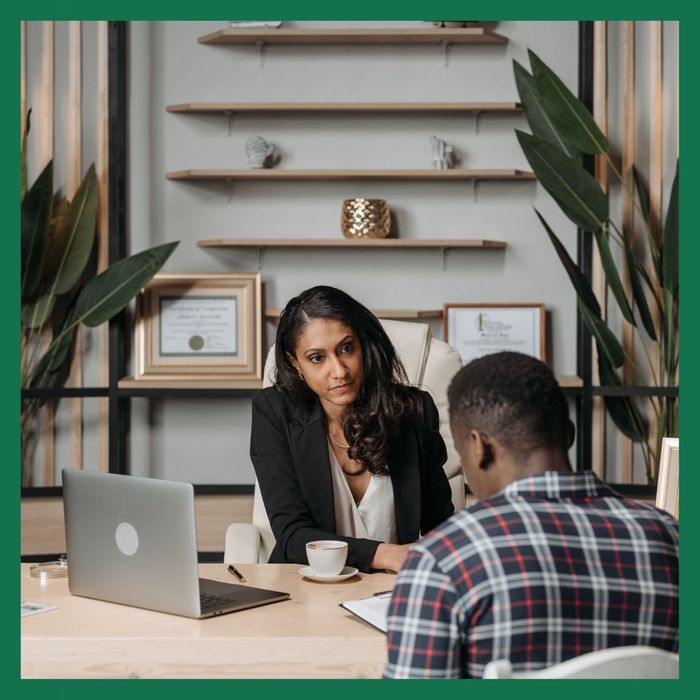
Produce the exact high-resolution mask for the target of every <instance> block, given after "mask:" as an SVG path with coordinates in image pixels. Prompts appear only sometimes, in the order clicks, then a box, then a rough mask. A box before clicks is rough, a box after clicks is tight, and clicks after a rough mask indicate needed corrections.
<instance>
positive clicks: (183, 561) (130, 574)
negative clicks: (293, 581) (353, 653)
mask: <svg viewBox="0 0 700 700" xmlns="http://www.w3.org/2000/svg"><path fill="white" fill-rule="evenodd" d="M62 475H63V507H64V511H65V524H66V547H67V550H66V551H67V555H68V588H69V590H70V592H71V593H72V594H74V595H80V596H87V597H88V598H99V599H100V600H108V601H110V602H113V603H123V604H124V605H134V606H136V607H139V608H149V609H151V610H160V611H162V612H167V613H174V614H175V615H185V616H187V617H195V618H203V617H213V616H214V615H223V614H224V613H229V612H235V611H237V610H245V609H246V608H254V607H257V606H259V605H267V604H268V603H276V602H278V601H281V600H287V599H289V597H290V596H289V594H288V593H281V592H280V591H268V590H265V589H262V588H255V587H253V586H246V585H238V584H232V583H221V582H219V581H211V580H209V579H200V578H199V576H198V570H197V535H196V527H195V514H194V489H193V488H192V484H187V483H183V482H176V481H164V480H162V479H142V478H140V477H136V476H121V475H119V474H103V473H96V472H86V471H81V470H77V469H64V470H63V471H62ZM222 566H223V565H222Z"/></svg>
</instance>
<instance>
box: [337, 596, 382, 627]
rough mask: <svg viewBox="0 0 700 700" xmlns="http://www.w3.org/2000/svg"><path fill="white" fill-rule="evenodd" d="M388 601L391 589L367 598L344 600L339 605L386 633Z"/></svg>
mask: <svg viewBox="0 0 700 700" xmlns="http://www.w3.org/2000/svg"><path fill="white" fill-rule="evenodd" d="M390 601H391V591H388V592H384V593H379V594H377V595H373V596H370V597H369V598H360V599H359V600H346V601H345V602H344V603H341V604H340V607H341V608H345V610H347V611H348V612H351V613H352V614H353V615H356V616H357V617H359V618H360V619H361V620H364V621H365V622H366V623H367V624H369V625H372V627H376V628H377V629H378V630H379V631H380V632H384V634H386V616H387V614H388V612H389V602H390Z"/></svg>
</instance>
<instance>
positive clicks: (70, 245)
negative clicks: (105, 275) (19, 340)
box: [54, 165, 97, 294]
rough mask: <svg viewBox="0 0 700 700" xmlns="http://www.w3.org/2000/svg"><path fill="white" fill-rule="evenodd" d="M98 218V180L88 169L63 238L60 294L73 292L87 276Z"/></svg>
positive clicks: (58, 277) (57, 284)
mask: <svg viewBox="0 0 700 700" xmlns="http://www.w3.org/2000/svg"><path fill="white" fill-rule="evenodd" d="M96 218H97V176H96V175H95V166H94V165H91V166H90V168H89V169H88V171H87V173H86V174H85V177H84V178H83V181H82V182H81V183H80V187H79V188H78V191H77V192H76V194H75V197H74V198H73V201H72V202H71V203H70V206H69V209H68V212H67V214H66V219H65V228H64V230H63V236H62V255H61V258H60V263H59V265H58V269H57V271H56V281H55V284H54V290H55V293H56V294H65V293H66V292H68V291H70V290H71V289H72V288H73V286H74V285H75V283H76V282H77V281H78V280H79V279H80V275H82V274H83V270H84V269H85V265H86V264H87V261H88V258H89V257H90V252H91V251H92V246H93V244H94V242H95V220H96Z"/></svg>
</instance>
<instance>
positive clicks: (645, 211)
mask: <svg viewBox="0 0 700 700" xmlns="http://www.w3.org/2000/svg"><path fill="white" fill-rule="evenodd" d="M632 177H633V179H634V187H635V189H636V191H637V199H638V200H639V208H640V209H641V210H642V216H643V217H644V221H646V222H647V223H649V192H648V188H647V185H646V182H644V178H643V177H642V174H641V173H640V172H639V170H637V166H636V165H633V166H632Z"/></svg>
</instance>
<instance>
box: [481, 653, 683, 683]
mask: <svg viewBox="0 0 700 700" xmlns="http://www.w3.org/2000/svg"><path fill="white" fill-rule="evenodd" d="M484 678H491V679H493V678H533V679H536V678H678V654H672V653H670V652H668V651H663V650H662V649H655V648H654V647H645V646H629V647H615V648H613V649H601V650H599V651H592V652H590V653H589V654H583V655H581V656H577V657H575V658H573V659H569V660H568V661H563V662H562V663H560V664H556V665H554V666H550V667H549V668H544V669H542V670H541V671H529V672H524V673H513V667H512V666H511V664H510V661H505V660H500V661H491V662H490V663H488V664H486V668H485V669H484Z"/></svg>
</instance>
